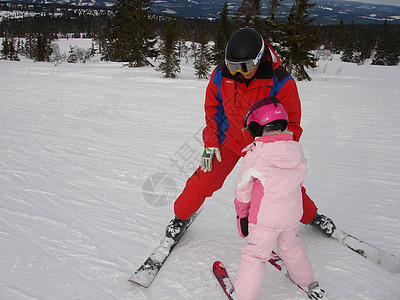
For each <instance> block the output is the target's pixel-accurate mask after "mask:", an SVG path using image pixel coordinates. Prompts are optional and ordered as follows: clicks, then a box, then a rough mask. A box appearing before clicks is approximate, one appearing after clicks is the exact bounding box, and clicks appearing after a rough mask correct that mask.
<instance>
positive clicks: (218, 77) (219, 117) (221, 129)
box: [213, 69, 229, 144]
mask: <svg viewBox="0 0 400 300" xmlns="http://www.w3.org/2000/svg"><path fill="white" fill-rule="evenodd" d="M222 78H223V77H222V70H218V69H216V70H215V73H214V77H213V83H214V84H215V85H216V86H217V87H218V94H217V100H218V102H219V104H218V106H217V112H216V114H215V122H216V123H217V130H218V141H219V143H220V144H222V143H223V142H224V140H225V138H226V134H225V132H226V131H227V130H228V127H229V122H228V119H227V118H226V113H225V110H224V106H223V99H222V96H221V85H222Z"/></svg>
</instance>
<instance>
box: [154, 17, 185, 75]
mask: <svg viewBox="0 0 400 300" xmlns="http://www.w3.org/2000/svg"><path fill="white" fill-rule="evenodd" d="M160 54H161V57H162V59H161V63H160V65H159V67H158V69H157V71H159V72H161V73H163V74H164V77H165V78H175V77H176V76H177V74H178V73H180V71H181V67H180V59H179V49H178V38H177V35H176V31H175V22H174V20H172V19H171V20H170V21H169V22H168V25H167V27H166V29H165V30H164V32H163V34H162V41H161V47H160Z"/></svg>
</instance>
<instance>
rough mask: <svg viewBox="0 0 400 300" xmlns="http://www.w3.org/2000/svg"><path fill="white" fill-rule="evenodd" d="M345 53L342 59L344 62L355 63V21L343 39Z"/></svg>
mask: <svg viewBox="0 0 400 300" xmlns="http://www.w3.org/2000/svg"><path fill="white" fill-rule="evenodd" d="M342 42H343V45H342V47H343V53H342V55H341V57H340V59H341V61H344V62H355V53H354V52H355V48H356V47H355V44H356V31H355V29H354V21H352V22H351V25H350V26H349V27H348V28H347V30H346V31H345V33H344V37H343V38H342Z"/></svg>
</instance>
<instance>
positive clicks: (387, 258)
mask: <svg viewBox="0 0 400 300" xmlns="http://www.w3.org/2000/svg"><path fill="white" fill-rule="evenodd" d="M331 237H332V238H333V239H334V240H336V241H338V242H339V243H341V244H342V245H344V246H346V247H347V248H349V249H351V250H353V251H354V252H356V253H358V254H360V255H361V256H363V257H365V258H366V259H368V260H369V261H371V262H373V263H374V264H376V265H378V266H380V267H382V268H383V269H385V270H386V271H389V272H391V273H400V258H398V257H397V256H394V255H393V254H390V253H388V252H386V251H385V250H382V249H380V248H377V247H375V246H373V245H371V244H368V243H366V242H364V241H362V240H360V239H358V238H356V237H354V236H352V235H350V234H348V233H346V232H344V231H342V230H339V229H337V228H336V229H335V230H334V231H333V233H332V236H331Z"/></svg>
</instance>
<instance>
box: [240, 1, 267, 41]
mask: <svg viewBox="0 0 400 300" xmlns="http://www.w3.org/2000/svg"><path fill="white" fill-rule="evenodd" d="M260 2H261V0H242V3H241V4H240V6H239V7H238V9H237V11H236V13H235V16H234V18H233V19H234V21H235V25H236V27H237V28H241V27H252V28H254V29H256V30H257V31H258V32H260V33H262V32H263V28H264V26H263V20H262V18H261V4H260Z"/></svg>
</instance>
